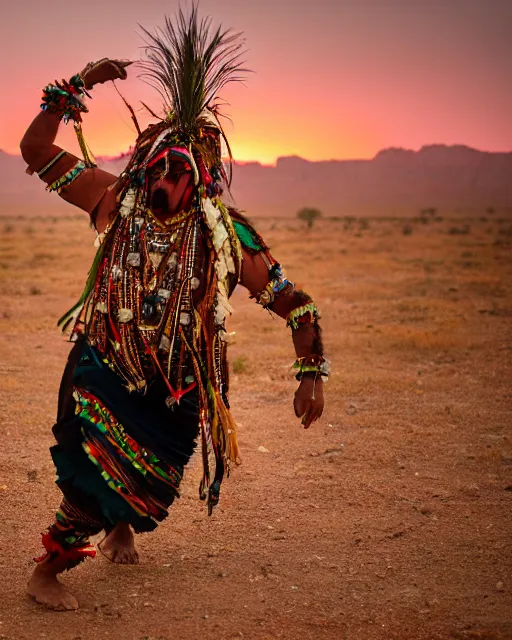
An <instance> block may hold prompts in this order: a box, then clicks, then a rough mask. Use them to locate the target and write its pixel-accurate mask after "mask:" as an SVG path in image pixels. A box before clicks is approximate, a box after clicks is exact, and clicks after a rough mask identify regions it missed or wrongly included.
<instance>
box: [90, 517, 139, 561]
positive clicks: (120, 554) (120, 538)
mask: <svg viewBox="0 0 512 640" xmlns="http://www.w3.org/2000/svg"><path fill="white" fill-rule="evenodd" d="M98 549H99V550H100V551H101V553H102V554H103V555H104V556H105V557H106V558H108V559H109V560H110V561H111V562H117V563H119V564H139V554H138V553H137V550H136V549H135V539H134V537H133V533H132V530H131V529H130V525H129V524H127V523H126V522H119V523H118V524H116V526H115V527H114V528H113V529H112V531H111V532H110V533H109V534H108V536H106V537H105V538H104V539H103V540H102V541H101V542H100V544H99V545H98Z"/></svg>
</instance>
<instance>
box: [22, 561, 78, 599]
mask: <svg viewBox="0 0 512 640" xmlns="http://www.w3.org/2000/svg"><path fill="white" fill-rule="evenodd" d="M52 565H55V566H52ZM60 571H62V568H61V567H58V566H56V563H55V562H53V563H51V562H48V560H44V561H43V562H41V564H38V565H37V567H36V568H35V569H34V571H33V573H32V575H31V577H30V580H29V582H28V587H27V592H28V595H29V596H32V598H34V599H35V600H36V601H37V602H39V603H41V604H44V605H45V606H46V607H48V608H49V609H54V610H55V611H74V610H75V609H78V602H77V600H76V598H75V597H74V596H72V595H71V594H70V593H69V591H68V590H67V589H66V587H65V586H64V585H63V584H62V582H59V580H58V579H57V573H60Z"/></svg>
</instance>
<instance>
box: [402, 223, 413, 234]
mask: <svg viewBox="0 0 512 640" xmlns="http://www.w3.org/2000/svg"><path fill="white" fill-rule="evenodd" d="M412 231H413V229H412V225H411V224H404V226H403V227H402V233H403V234H404V236H410V235H412Z"/></svg>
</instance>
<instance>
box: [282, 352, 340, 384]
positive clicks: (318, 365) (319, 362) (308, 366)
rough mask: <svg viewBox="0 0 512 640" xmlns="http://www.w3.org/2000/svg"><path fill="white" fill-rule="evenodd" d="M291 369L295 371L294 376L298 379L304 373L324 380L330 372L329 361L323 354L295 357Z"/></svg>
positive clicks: (300, 378)
mask: <svg viewBox="0 0 512 640" xmlns="http://www.w3.org/2000/svg"><path fill="white" fill-rule="evenodd" d="M292 369H294V370H295V371H296V374H295V378H296V379H297V380H299V381H300V380H302V378H303V377H304V376H305V375H307V376H310V375H311V376H314V377H315V380H316V378H318V377H320V378H321V379H322V380H323V381H324V382H326V381H327V378H328V377H329V375H330V373H331V368H330V365H329V361H328V360H327V359H326V358H324V356H319V355H312V356H305V357H303V358H297V360H295V362H294V363H293V365H292Z"/></svg>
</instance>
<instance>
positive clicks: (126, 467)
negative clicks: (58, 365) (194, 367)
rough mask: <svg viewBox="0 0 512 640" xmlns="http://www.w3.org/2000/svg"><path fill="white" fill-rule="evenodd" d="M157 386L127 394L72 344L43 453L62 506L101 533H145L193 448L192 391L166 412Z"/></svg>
mask: <svg viewBox="0 0 512 640" xmlns="http://www.w3.org/2000/svg"><path fill="white" fill-rule="evenodd" d="M167 396H168V391H167V388H166V386H165V383H164V382H163V381H162V380H160V379H155V380H154V381H153V382H152V384H151V385H150V386H149V388H148V390H147V391H146V393H145V394H144V395H142V394H140V393H138V392H132V393H129V392H128V391H127V389H126V388H125V386H124V384H123V381H122V380H121V379H120V377H119V376H118V375H117V374H116V373H115V372H114V371H112V370H111V369H110V368H109V366H108V363H107V362H105V361H104V359H103V356H102V354H101V353H100V352H99V351H98V350H97V349H95V348H94V347H91V346H90V345H88V344H87V342H86V341H85V340H80V341H79V342H77V343H76V344H75V346H74V347H73V349H72V350H71V353H70V355H69V358H68V363H67V365H66V368H65V370H64V375H63V378H62V383H61V388H60V392H59V409H58V416H57V422H56V424H55V425H54V427H53V433H54V435H55V438H56V440H57V444H56V445H55V446H53V447H51V449H50V451H51V454H52V458H53V462H54V464H55V467H56V471H57V485H58V486H59V488H60V489H61V490H62V492H63V494H64V496H65V499H66V501H67V502H68V503H69V504H71V505H75V506H76V508H77V509H80V511H81V512H82V513H85V514H87V515H88V516H89V517H90V518H91V519H94V520H95V521H99V522H101V523H102V524H103V526H104V528H105V529H106V530H107V531H108V530H110V529H112V528H113V527H114V526H115V525H116V524H117V523H118V522H127V523H129V524H131V525H132V527H133V528H134V530H135V531H136V532H142V531H151V530H152V529H154V528H155V527H156V526H157V523H158V522H160V521H162V520H163V519H164V518H165V517H166V516H167V515H168V508H169V506H170V505H171V504H172V502H173V501H174V498H175V497H177V496H178V489H179V485H180V482H181V478H182V475H183V470H184V467H185V465H186V464H187V462H188V461H189V459H190V457H191V455H192V453H193V452H194V449H195V446H196V439H197V436H198V428H199V427H198V424H199V418H198V409H197V394H196V393H195V390H192V391H190V392H189V393H187V394H186V395H185V396H184V397H183V398H182V399H181V401H180V403H179V405H176V404H175V405H173V406H172V407H168V406H167V405H166V403H165V400H166V397H167Z"/></svg>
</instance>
